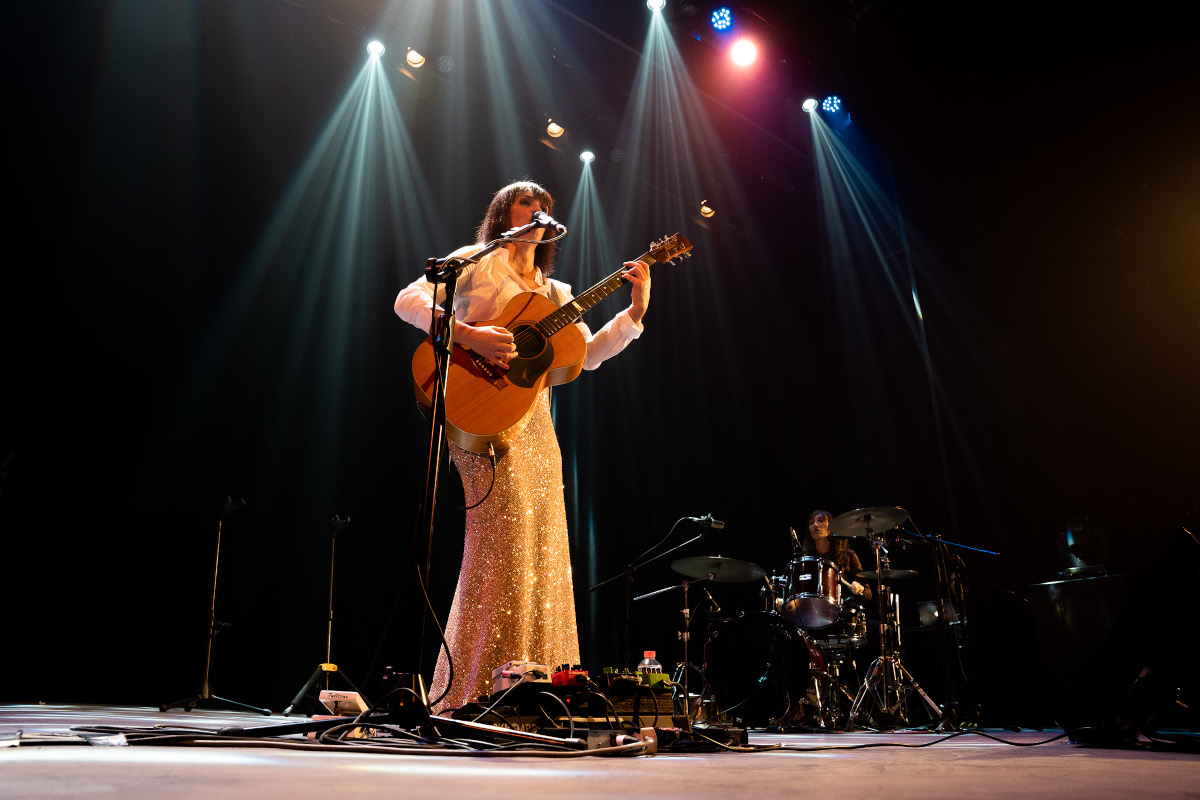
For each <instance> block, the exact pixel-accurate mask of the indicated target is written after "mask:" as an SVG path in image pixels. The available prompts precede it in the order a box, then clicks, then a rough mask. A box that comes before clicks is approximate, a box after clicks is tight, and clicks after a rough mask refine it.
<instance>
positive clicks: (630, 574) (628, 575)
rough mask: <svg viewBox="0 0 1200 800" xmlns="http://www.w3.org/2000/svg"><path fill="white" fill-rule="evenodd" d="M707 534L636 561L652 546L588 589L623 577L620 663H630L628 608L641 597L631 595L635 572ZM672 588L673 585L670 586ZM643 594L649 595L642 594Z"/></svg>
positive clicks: (600, 586)
mask: <svg viewBox="0 0 1200 800" xmlns="http://www.w3.org/2000/svg"><path fill="white" fill-rule="evenodd" d="M683 519H688V517H684V518H683ZM682 521H683V520H682V519H681V520H680V521H679V522H682ZM679 522H677V523H675V524H676V525H678V524H679ZM672 530H674V527H672ZM670 535H671V534H670V533H668V534H667V536H668V537H670ZM707 535H708V534H707V533H701V534H697V535H696V536H693V537H692V538H691V539H688V540H687V541H686V542H684V543H683V544H680V545H676V546H675V547H672V548H671V549H670V550H666V551H663V552H662V553H659V554H658V555H656V556H654V557H653V558H649V559H646V560H645V561H642V562H641V563H638V559H640V558H642V557H643V556H645V555H646V553H649V552H650V550H653V549H654V548H653V547H652V548H650V550H647V551H646V553H642V555H641V556H638V558H635V559H634V560H633V561H632V562H631V563H630V564H628V565H627V566H626V567H625V570H624V571H623V572H618V573H617V574H616V575H613V576H612V577H611V578H607V579H605V580H603V581H601V582H600V583H597V584H596V585H595V586H593V587H592V588H591V589H589V590H588V591H590V592H594V591H596V590H597V589H600V588H602V587H604V586H607V585H608V584H610V583H612V582H613V581H615V580H617V579H618V578H622V577H623V578H625V652H624V657H623V661H622V663H624V664H629V663H630V661H629V615H630V610H631V609H632V607H633V601H634V600H641V599H642V598H641V597H634V596H633V580H634V576H635V575H636V574H637V571H638V569H639V568H640V567H644V566H646V565H647V564H653V563H654V562H655V561H658V560H659V559H660V558H662V557H663V556H668V555H670V554H671V553H674V552H675V551H676V550H679V549H681V548H684V547H687V546H688V545H689V544H691V543H692V542H698V541H700V540H701V539H703V538H704V537H705V536H707ZM657 546H658V545H655V547H657ZM672 588H674V587H672ZM656 594H657V592H656ZM643 596H644V597H649V595H643Z"/></svg>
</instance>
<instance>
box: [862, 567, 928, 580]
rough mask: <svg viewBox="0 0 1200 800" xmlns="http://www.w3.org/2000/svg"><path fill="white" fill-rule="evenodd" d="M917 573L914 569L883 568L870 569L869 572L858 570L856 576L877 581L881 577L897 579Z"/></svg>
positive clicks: (914, 575)
mask: <svg viewBox="0 0 1200 800" xmlns="http://www.w3.org/2000/svg"><path fill="white" fill-rule="evenodd" d="M918 574H919V573H918V572H917V571H916V570H915V569H883V570H879V571H876V570H870V571H869V572H860V573H858V577H860V578H866V579H867V580H871V581H877V580H880V579H883V580H885V581H898V580H901V579H903V578H915V577H917V575H918Z"/></svg>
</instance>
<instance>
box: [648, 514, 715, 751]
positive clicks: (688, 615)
mask: <svg viewBox="0 0 1200 800" xmlns="http://www.w3.org/2000/svg"><path fill="white" fill-rule="evenodd" d="M697 538H699V537H697ZM682 546H683V545H680V547H682ZM675 549H678V548H675ZM668 552H670V551H668ZM663 555H666V553H664V554H663ZM712 579H713V576H712V575H711V574H710V575H706V576H705V577H703V578H696V579H694V580H691V581H684V582H683V583H680V584H678V585H676V586H667V587H664V588H662V589H656V590H655V591H653V592H649V593H647V594H644V595H642V596H640V597H635V598H633V599H634V600H635V601H637V600H645V599H646V598H647V597H654V596H655V595H660V594H662V593H664V592H669V591H671V590H673V589H683V609H682V614H683V630H681V631H680V632H679V639H680V641H682V642H683V664H682V668H683V709H684V719H685V720H687V722H686V725H685V727H684V730H686V731H688V732H689V733H690V732H691V730H692V696H691V694H690V693H689V691H688V673H689V672H690V671H691V662H690V661H688V640H689V639H691V633H690V630H691V623H692V610H691V608H692V607H691V605H690V604H689V602H688V584H692V583H701V582H702V581H711V580H712ZM709 600H712V597H711V596H710V597H709ZM713 605H716V602H715V601H713ZM699 705H700V704H699V703H697V704H696V706H697V711H698V710H699Z"/></svg>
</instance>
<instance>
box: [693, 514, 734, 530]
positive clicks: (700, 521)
mask: <svg viewBox="0 0 1200 800" xmlns="http://www.w3.org/2000/svg"><path fill="white" fill-rule="evenodd" d="M688 519H690V520H691V521H692V522H694V523H696V524H697V525H699V526H700V527H701V528H712V529H713V530H714V531H720V530H724V529H725V523H724V522H721V520H719V519H714V518H713V515H712V514H705V515H704V516H703V517H688Z"/></svg>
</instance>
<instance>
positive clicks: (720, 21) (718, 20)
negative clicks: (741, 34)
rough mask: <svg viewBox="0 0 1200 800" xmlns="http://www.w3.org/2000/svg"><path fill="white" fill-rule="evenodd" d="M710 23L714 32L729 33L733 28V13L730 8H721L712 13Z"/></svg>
mask: <svg viewBox="0 0 1200 800" xmlns="http://www.w3.org/2000/svg"><path fill="white" fill-rule="evenodd" d="M710 21H711V22H712V26H713V29H714V30H718V31H727V30H729V29H730V28H732V27H733V12H732V11H730V10H729V7H728V6H721V7H720V8H718V9H716V10H715V11H713V12H712V17H710Z"/></svg>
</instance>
